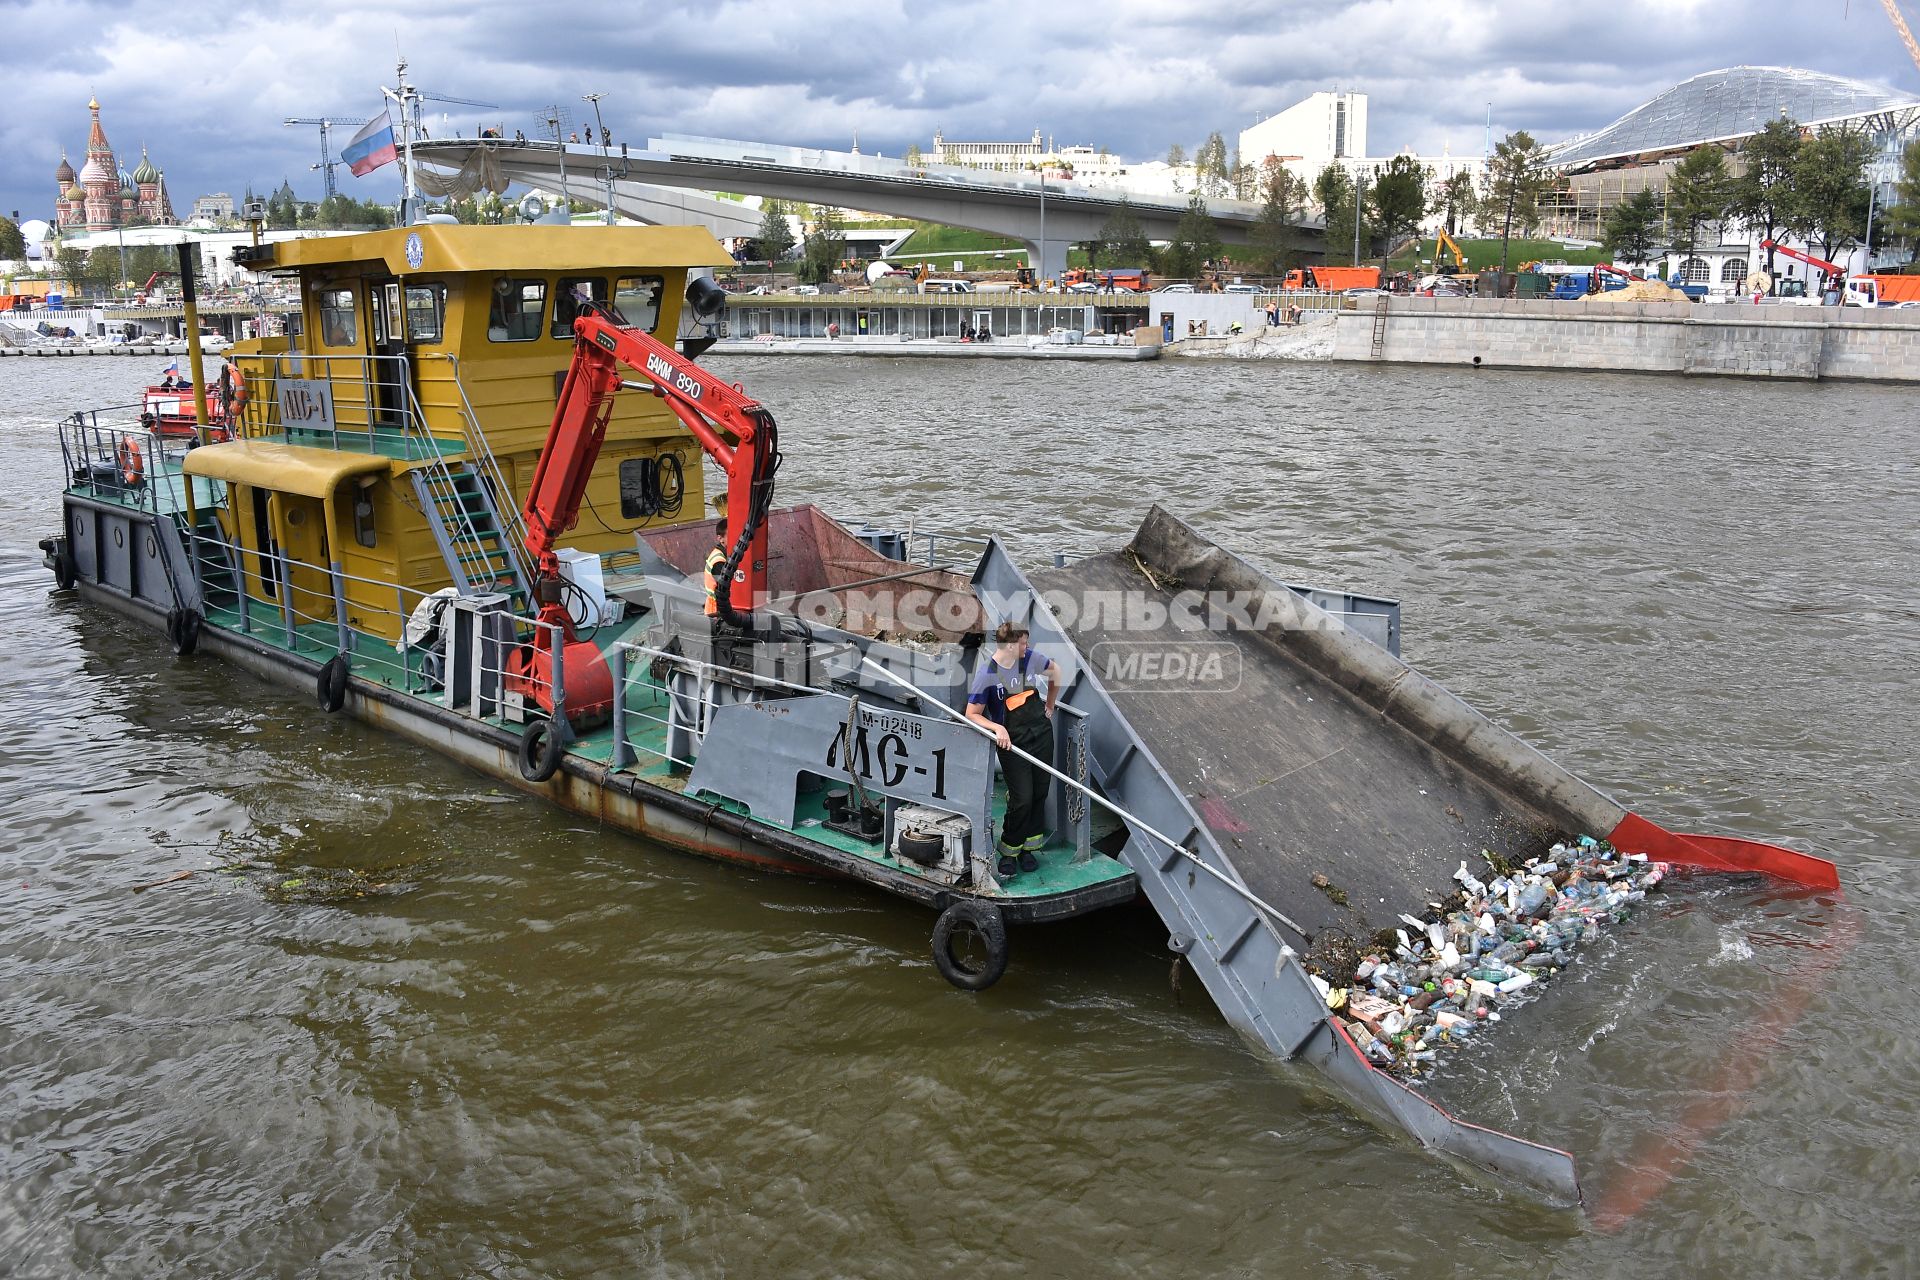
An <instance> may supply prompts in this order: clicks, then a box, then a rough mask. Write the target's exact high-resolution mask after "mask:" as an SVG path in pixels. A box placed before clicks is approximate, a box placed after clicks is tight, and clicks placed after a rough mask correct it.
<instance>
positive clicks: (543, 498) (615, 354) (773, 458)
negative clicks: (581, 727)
mask: <svg viewBox="0 0 1920 1280" xmlns="http://www.w3.org/2000/svg"><path fill="white" fill-rule="evenodd" d="M573 333H574V343H573V363H572V364H571V365H570V366H569V367H568V369H567V376H566V380H565V381H564V382H563V383H562V385H561V388H560V402H559V404H558V405H557V406H555V408H554V413H553V425H552V426H551V427H549V428H548V430H547V440H546V444H545V446H544V447H543V448H542V449H541V451H540V461H539V464H538V465H537V466H536V467H535V469H534V473H533V481H532V483H531V484H530V485H529V486H528V490H527V501H526V505H525V507H524V508H523V509H522V512H521V514H522V515H523V516H524V517H525V519H526V522H527V554H528V557H529V558H530V559H531V560H532V561H533V562H534V573H535V576H536V577H537V578H542V579H546V578H553V577H556V576H557V575H558V573H559V557H558V555H557V554H556V550H557V547H558V542H559V539H560V537H561V536H562V535H564V534H565V533H566V531H567V530H568V529H571V528H572V527H573V525H574V523H575V522H576V521H577V520H578V519H579V517H580V505H581V502H582V501H583V500H584V498H585V495H586V490H587V479H588V477H589V476H590V475H592V473H593V466H594V463H595V462H596V461H597V460H598V459H599V456H600V447H601V445H602V444H603V443H604V442H605V440H606V434H607V422H608V420H609V419H610V418H611V417H612V415H613V397H614V393H616V392H617V391H619V390H620V388H621V387H622V386H623V385H625V384H624V380H623V378H622V376H621V366H623V365H624V366H627V367H629V368H632V369H634V370H635V371H637V372H638V373H639V374H641V376H643V377H644V378H646V380H647V381H648V382H649V383H650V384H651V385H652V388H653V393H654V394H655V395H657V396H659V397H661V398H662V399H664V400H665V401H666V402H667V407H668V408H669V409H671V410H673V413H674V416H675V417H677V418H679V419H680V421H681V422H682V423H683V424H685V426H686V428H687V430H688V431H689V432H691V433H692V435H693V438H694V439H695V440H697V441H699V443H700V447H701V448H702V449H703V450H705V451H706V453H707V455H708V456H709V457H711V458H712V459H713V460H714V461H715V462H716V463H718V464H719V466H720V468H721V470H723V471H725V472H726V473H727V513H728V535H729V537H730V538H731V539H732V540H733V546H732V548H731V550H730V552H729V556H728V561H727V567H726V570H725V575H726V577H728V578H729V579H730V580H731V581H730V583H729V588H728V589H727V590H724V591H722V592H721V600H720V608H721V610H722V613H723V614H724V615H727V620H728V621H730V622H733V623H735V625H739V626H745V625H746V619H745V615H746V614H748V613H749V612H750V611H751V610H752V609H753V607H754V605H755V604H757V603H758V602H759V601H760V600H762V599H764V598H765V596H766V591H767V550H766V541H767V530H766V519H765V517H766V512H767V510H768V509H769V508H770V507H771V506H772V500H773V468H774V466H775V465H777V463H778V458H779V455H778V451H777V442H776V438H775V435H774V422H773V415H772V414H770V413H768V412H767V411H766V409H765V408H763V407H762V406H761V405H760V404H759V402H758V401H756V400H754V399H753V398H752V397H750V396H748V395H747V394H746V393H745V392H743V391H742V390H740V388H738V387H736V386H732V385H730V384H728V383H726V382H723V381H721V380H720V379H719V378H716V377H714V376H713V375H712V374H711V373H709V372H707V370H705V369H702V368H701V367H700V366H699V365H697V364H695V363H694V362H693V361H692V360H690V359H688V358H687V357H685V356H683V355H681V354H680V353H679V352H677V351H675V350H674V349H673V348H672V347H670V346H668V345H667V344H666V343H664V342H661V341H660V340H659V339H657V338H655V337H654V336H653V335H652V334H650V333H647V332H645V331H644V330H640V329H626V328H622V327H620V326H619V325H617V324H615V323H614V322H613V321H612V320H611V319H609V318H608V317H607V316H606V315H605V314H603V313H600V312H590V313H588V314H585V315H582V316H581V317H580V318H579V319H577V320H575V321H574V323H573ZM742 564H744V565H745V572H744V573H738V572H736V570H738V569H740V567H741V565H742ZM549 613H553V614H554V615H555V617H552V618H549V617H548V616H547V615H548V614H549ZM565 615H566V610H565V609H564V608H563V607H561V606H560V605H559V603H558V602H557V601H554V602H543V604H542V608H541V616H542V618H543V619H544V620H547V621H558V620H559V619H560V618H564V617H565Z"/></svg>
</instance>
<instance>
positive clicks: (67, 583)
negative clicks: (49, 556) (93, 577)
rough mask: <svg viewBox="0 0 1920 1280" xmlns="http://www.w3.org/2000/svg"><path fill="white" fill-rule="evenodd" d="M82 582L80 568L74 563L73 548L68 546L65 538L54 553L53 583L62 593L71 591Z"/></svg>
mask: <svg viewBox="0 0 1920 1280" xmlns="http://www.w3.org/2000/svg"><path fill="white" fill-rule="evenodd" d="M79 581H80V566H79V565H77V564H75V563H74V560H73V548H72V547H69V546H68V545H67V540H66V539H65V538H62V539H60V545H59V546H58V547H57V548H55V550H54V553H53V582H54V585H55V586H57V587H59V588H60V589H61V590H62V591H71V590H73V588H74V584H75V583H77V582H79Z"/></svg>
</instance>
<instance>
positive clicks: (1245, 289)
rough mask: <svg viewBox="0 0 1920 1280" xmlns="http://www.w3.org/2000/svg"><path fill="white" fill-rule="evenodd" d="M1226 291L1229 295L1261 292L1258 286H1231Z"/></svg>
mask: <svg viewBox="0 0 1920 1280" xmlns="http://www.w3.org/2000/svg"><path fill="white" fill-rule="evenodd" d="M1226 291H1227V292H1228V293H1258V292H1260V286H1259V285H1257V284H1230V285H1228V286H1227V289H1226Z"/></svg>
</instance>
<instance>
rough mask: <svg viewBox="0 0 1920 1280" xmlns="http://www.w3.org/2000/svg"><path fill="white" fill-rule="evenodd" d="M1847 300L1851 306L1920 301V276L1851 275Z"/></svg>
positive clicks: (1848, 282) (1888, 304) (1885, 305)
mask: <svg viewBox="0 0 1920 1280" xmlns="http://www.w3.org/2000/svg"><path fill="white" fill-rule="evenodd" d="M1845 302H1846V304H1847V305H1848V306H1850V307H1890V306H1893V305H1894V304H1895V303H1900V302H1920V276H1887V275H1871V276H1851V277H1849V278H1848V280H1847V292H1846V298H1845Z"/></svg>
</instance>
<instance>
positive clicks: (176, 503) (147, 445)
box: [59, 404, 212, 516]
mask: <svg viewBox="0 0 1920 1280" xmlns="http://www.w3.org/2000/svg"><path fill="white" fill-rule="evenodd" d="M143 415H144V408H143V406H141V405H137V404H136V405H114V406H110V407H107V408H101V409H81V410H78V411H76V412H74V413H71V414H69V415H68V416H67V417H66V418H65V419H64V420H63V421H62V422H61V423H60V427H59V435H60V453H61V458H62V460H63V462H64V464H65V467H66V476H67V485H66V487H67V490H68V492H71V493H83V494H86V495H87V496H89V497H93V498H100V499H104V500H107V501H111V502H115V503H118V504H119V505H121V506H127V507H133V508H136V509H138V510H142V511H145V512H147V513H148V514H150V515H156V516H157V515H170V514H173V513H175V512H179V511H184V510H186V508H187V502H186V497H187V493H186V490H187V485H188V484H189V483H190V482H191V480H190V478H189V477H187V476H185V475H183V474H182V473H181V469H180V462H181V459H183V458H185V457H186V454H187V451H188V450H189V449H191V448H192V447H193V445H194V443H195V442H194V441H192V440H191V439H187V438H185V437H181V438H174V437H170V436H166V435H163V434H161V433H160V432H158V431H156V430H154V429H153V428H152V427H150V426H148V425H147V422H146V420H145V418H144V416H143ZM207 492H208V496H209V499H211V497H212V492H211V487H210V486H209V488H208V490H207Z"/></svg>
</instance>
